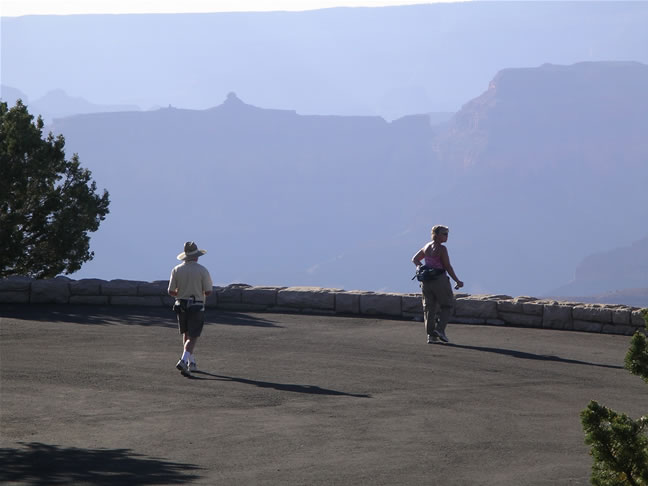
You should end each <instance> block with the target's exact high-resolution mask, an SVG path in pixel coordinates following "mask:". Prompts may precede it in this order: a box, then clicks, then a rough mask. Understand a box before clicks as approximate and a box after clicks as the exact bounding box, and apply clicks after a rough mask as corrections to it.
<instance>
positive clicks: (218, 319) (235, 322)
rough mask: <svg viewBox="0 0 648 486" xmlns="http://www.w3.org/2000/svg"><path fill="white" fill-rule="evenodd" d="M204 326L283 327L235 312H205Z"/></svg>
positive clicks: (266, 320)
mask: <svg viewBox="0 0 648 486" xmlns="http://www.w3.org/2000/svg"><path fill="white" fill-rule="evenodd" d="M205 323H206V324H220V325H227V326H255V327H276V328H283V327H284V326H279V325H277V324H275V323H274V322H273V321H271V320H268V319H262V318H260V317H257V316H251V315H249V314H239V313H236V312H218V311H216V312H213V311H211V312H210V311H209V310H208V311H207V315H206V316H205Z"/></svg>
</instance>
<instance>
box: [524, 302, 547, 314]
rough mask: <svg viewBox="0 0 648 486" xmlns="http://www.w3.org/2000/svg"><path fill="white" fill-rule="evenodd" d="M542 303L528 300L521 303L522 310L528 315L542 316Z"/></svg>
mask: <svg viewBox="0 0 648 486" xmlns="http://www.w3.org/2000/svg"><path fill="white" fill-rule="evenodd" d="M543 311H544V305H543V304H540V303H537V302H529V303H526V302H525V303H523V304H522V312H523V313H524V314H528V315H530V316H542V313H543Z"/></svg>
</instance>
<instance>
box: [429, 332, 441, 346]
mask: <svg viewBox="0 0 648 486" xmlns="http://www.w3.org/2000/svg"><path fill="white" fill-rule="evenodd" d="M438 342H439V338H437V337H436V336H430V335H429V334H428V335H427V343H428V344H437V343H438Z"/></svg>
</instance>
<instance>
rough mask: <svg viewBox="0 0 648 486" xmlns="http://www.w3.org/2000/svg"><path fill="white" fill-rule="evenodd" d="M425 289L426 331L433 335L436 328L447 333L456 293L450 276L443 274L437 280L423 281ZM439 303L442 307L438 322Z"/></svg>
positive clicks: (422, 287)
mask: <svg viewBox="0 0 648 486" xmlns="http://www.w3.org/2000/svg"><path fill="white" fill-rule="evenodd" d="M421 290H422V291H423V316H424V318H425V331H426V332H427V333H428V334H429V335H432V333H433V332H434V331H435V330H436V331H439V332H440V333H445V328H446V325H447V324H448V321H449V320H450V316H451V315H452V308H453V307H454V295H453V293H452V287H451V286H450V278H449V277H448V276H447V275H442V276H441V277H439V278H437V279H436V280H426V281H425V282H421ZM437 305H438V306H439V308H440V312H439V322H438V323H437V322H436V314H437Z"/></svg>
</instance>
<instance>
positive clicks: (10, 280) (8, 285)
mask: <svg viewBox="0 0 648 486" xmlns="http://www.w3.org/2000/svg"><path fill="white" fill-rule="evenodd" d="M33 281H34V279H33V278H30V277H21V276H15V277H7V278H3V279H0V292H18V291H23V290H29V287H30V285H31V283H32V282H33Z"/></svg>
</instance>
